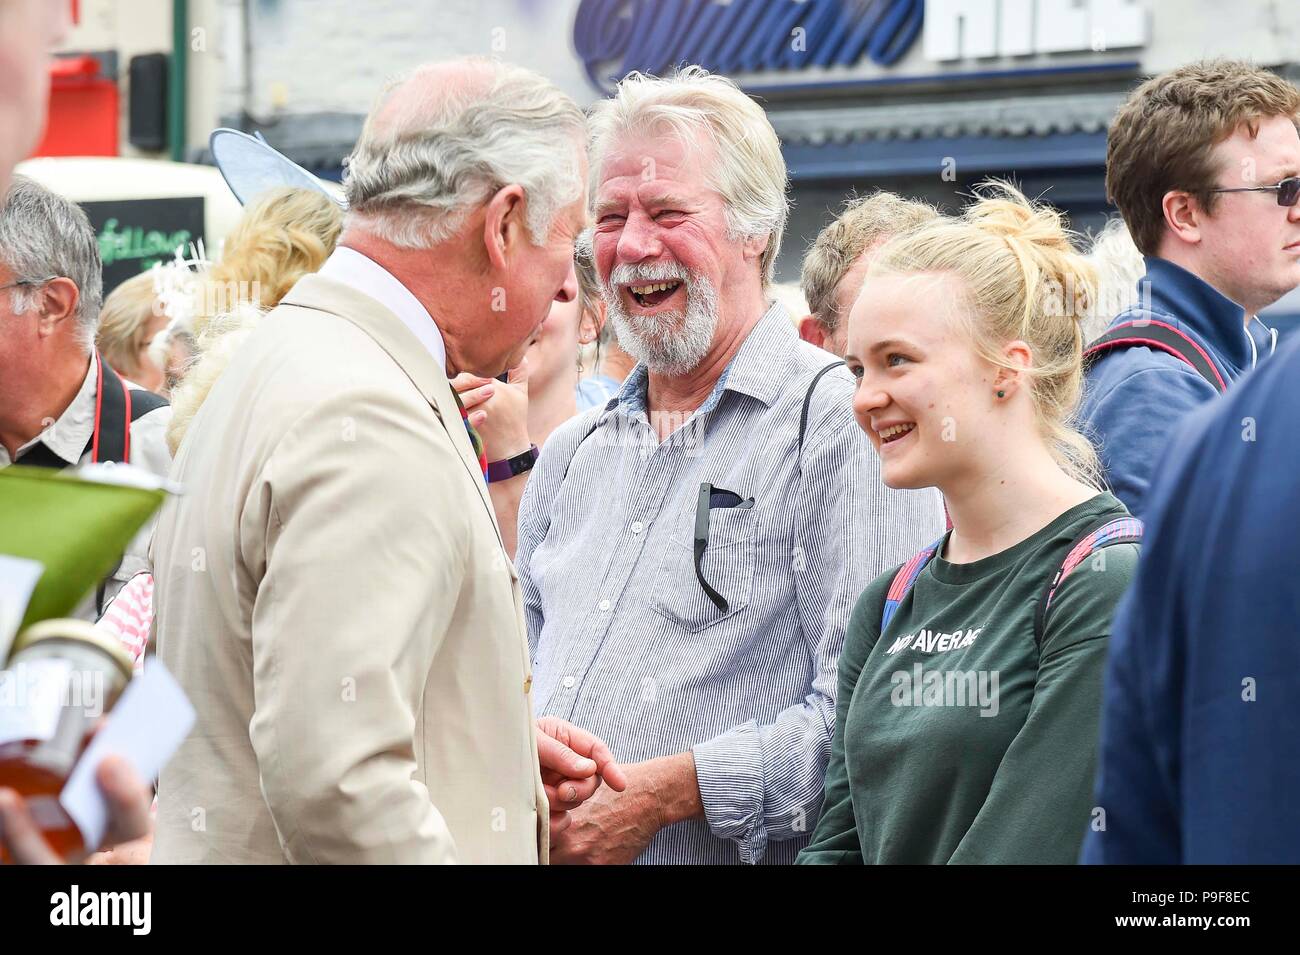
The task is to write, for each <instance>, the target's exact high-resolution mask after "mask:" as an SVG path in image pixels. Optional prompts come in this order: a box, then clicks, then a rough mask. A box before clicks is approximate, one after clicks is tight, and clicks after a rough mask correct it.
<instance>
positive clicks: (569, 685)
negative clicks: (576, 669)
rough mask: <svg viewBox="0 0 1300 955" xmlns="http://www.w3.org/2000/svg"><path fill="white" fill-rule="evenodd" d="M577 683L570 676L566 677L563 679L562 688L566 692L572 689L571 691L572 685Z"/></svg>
mask: <svg viewBox="0 0 1300 955" xmlns="http://www.w3.org/2000/svg"><path fill="white" fill-rule="evenodd" d="M577 682H578V681H577V680H575V679H574V678H573V677H571V676H566V677H565V678H564V688H565V689H566V690H572V689H573V684H575V683H577Z"/></svg>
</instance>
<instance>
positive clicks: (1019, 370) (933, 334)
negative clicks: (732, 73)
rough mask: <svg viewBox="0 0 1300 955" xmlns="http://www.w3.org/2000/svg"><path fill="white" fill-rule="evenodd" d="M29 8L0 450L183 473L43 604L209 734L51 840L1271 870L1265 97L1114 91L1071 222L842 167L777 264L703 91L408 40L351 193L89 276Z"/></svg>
mask: <svg viewBox="0 0 1300 955" xmlns="http://www.w3.org/2000/svg"><path fill="white" fill-rule="evenodd" d="M59 6H62V5H55V4H43V3H39V2H29V0H0V90H3V93H0V148H4V149H5V151H4V153H3V154H2V155H0V196H2V197H3V198H2V199H0V467H2V466H6V465H9V464H17V465H27V466H38V467H46V468H73V467H76V466H77V465H79V464H82V463H85V462H88V461H98V460H100V459H101V450H100V438H101V436H102V435H103V434H106V433H108V432H111V431H112V430H113V429H117V430H118V431H120V432H122V439H123V440H122V443H123V444H125V445H126V447H127V448H129V451H128V452H125V453H124V454H123V456H122V458H121V460H123V461H125V462H126V463H129V464H131V465H134V466H137V467H142V468H144V469H147V470H150V471H153V472H155V473H157V474H160V475H166V476H168V477H169V478H170V479H171V480H173V481H175V482H176V483H177V484H179V485H180V486H182V487H183V488H184V492H185V493H184V494H183V495H178V496H176V497H173V498H170V499H169V500H168V501H167V502H166V503H165V504H164V505H163V508H162V510H161V512H160V514H159V515H158V517H157V519H156V522H154V523H151V524H150V525H149V526H148V527H147V528H146V529H145V530H144V531H143V532H141V534H140V535H139V536H138V537H137V539H136V540H135V541H134V542H133V543H132V545H131V547H130V548H129V549H128V551H127V553H126V554H125V555H124V558H123V560H122V562H121V563H120V565H119V566H118V568H117V570H115V571H114V572H113V574H112V575H111V576H110V578H109V579H107V580H105V581H104V583H103V584H102V585H101V586H100V587H99V588H98V591H97V592H96V593H94V594H92V595H88V597H87V599H86V602H85V605H84V606H83V607H82V608H80V610H79V613H80V614H81V615H82V616H84V618H85V619H87V620H91V621H96V622H97V623H96V626H97V627H98V628H99V629H100V631H101V632H102V633H104V634H106V635H108V636H110V637H111V638H112V639H113V640H115V641H118V642H119V643H120V645H121V646H122V647H124V648H126V649H127V650H128V652H129V653H130V655H131V658H132V660H133V661H134V662H135V665H136V666H137V668H139V667H145V668H147V667H148V666H149V665H150V662H149V660H148V659H146V656H147V654H150V653H152V654H155V655H156V659H157V660H159V661H161V662H162V663H163V664H165V666H166V667H167V669H168V670H169V671H170V672H171V673H172V674H173V675H174V676H175V677H176V679H177V680H178V681H179V683H180V685H181V686H182V688H183V689H184V690H185V692H186V694H187V696H188V697H189V699H190V701H191V703H192V704H193V706H194V708H195V710H196V712H197V722H196V725H195V727H194V729H193V731H192V732H191V733H190V735H189V736H188V737H187V738H186V740H185V741H184V743H182V744H181V746H180V749H179V750H178V751H177V753H176V754H175V755H174V757H173V758H172V759H171V760H170V762H169V763H168V764H167V766H166V767H165V768H164V770H163V772H162V774H161V777H160V778H159V779H158V780H157V781H156V782H155V781H153V780H149V781H146V780H142V779H139V778H138V777H136V775H135V774H134V773H133V772H132V770H131V768H130V767H129V766H126V765H123V764H122V763H121V761H116V762H114V761H108V762H106V764H105V766H104V767H103V771H102V772H101V774H100V780H101V784H102V786H103V788H104V791H105V794H106V798H108V799H109V802H110V805H111V806H112V807H113V811H114V813H115V817H116V819H117V822H118V824H117V825H116V826H115V827H114V829H113V830H112V833H111V839H110V843H109V844H108V845H105V846H103V847H100V849H101V851H100V852H98V853H96V854H95V855H92V856H91V857H90V860H91V861H95V862H119V863H136V862H144V861H152V862H160V863H198V862H220V863H282V862H319V863H324V862H348V863H357V862H453V861H460V862H480V863H537V862H548V861H549V862H551V863H632V862H640V863H737V862H743V863H764V864H781V863H799V864H816V863H835V864H846V863H852V864H862V863H959V862H962V863H1073V862H1076V861H1080V860H1082V861H1085V862H1121V863H1131V862H1141V863H1178V862H1188V863H1204V862H1248V863H1253V862H1283V861H1290V862H1294V861H1297V860H1300V809H1297V808H1296V801H1295V800H1294V799H1293V798H1291V797H1292V794H1293V793H1294V792H1296V791H1297V786H1298V785H1300V764H1297V762H1296V760H1295V759H1294V758H1293V756H1294V752H1293V750H1294V747H1293V744H1292V740H1293V739H1294V738H1295V736H1296V734H1297V732H1300V706H1297V704H1296V703H1295V698H1296V697H1295V693H1294V692H1292V691H1293V690H1294V688H1295V684H1296V677H1295V674H1296V673H1297V672H1300V649H1298V648H1297V645H1296V642H1295V640H1294V630H1293V623H1292V621H1293V619H1294V613H1293V611H1294V610H1295V609H1297V598H1296V596H1295V593H1296V592H1295V591H1294V583H1293V580H1294V577H1295V571H1296V563H1295V561H1294V559H1293V558H1292V554H1293V553H1294V544H1293V541H1292V538H1293V536H1294V531H1293V529H1294V527H1295V526H1296V520H1297V518H1298V517H1300V496H1298V495H1297V489H1296V486H1295V484H1294V482H1293V481H1292V480H1291V477H1290V475H1291V473H1292V470H1291V465H1290V464H1289V463H1288V462H1289V461H1290V460H1291V458H1292V457H1293V456H1294V455H1295V454H1296V451H1295V442H1294V441H1291V440H1289V439H1290V435H1291V432H1292V420H1293V418H1294V415H1295V413H1296V412H1297V411H1300V393H1298V392H1297V388H1300V384H1297V382H1300V377H1297V374H1296V372H1297V371H1298V370H1300V369H1297V368H1296V366H1297V364H1300V355H1297V352H1296V346H1294V345H1293V344H1292V345H1281V346H1280V345H1279V344H1278V341H1277V335H1276V333H1275V332H1274V331H1273V330H1272V329H1270V328H1268V327H1267V326H1266V325H1265V324H1264V323H1263V322H1262V321H1261V320H1260V319H1259V317H1258V315H1259V312H1260V311H1261V310H1262V309H1264V308H1265V307H1267V306H1268V305H1269V304H1271V303H1272V302H1274V301H1276V300H1277V299H1279V298H1280V297H1281V296H1282V295H1284V294H1286V293H1287V292H1288V291H1290V290H1291V289H1293V288H1295V287H1296V286H1297V285H1300V205H1298V200H1300V135H1297V122H1298V116H1300V91H1298V90H1297V89H1296V88H1295V87H1294V86H1293V85H1292V84H1291V83H1290V82H1288V81H1287V80H1285V79H1283V78H1281V77H1279V76H1277V75H1274V74H1273V73H1271V72H1269V71H1268V70H1266V69H1262V68H1260V67H1257V66H1255V65H1253V64H1250V63H1245V62H1237V61H1228V60H1209V61H1202V62H1197V63H1191V64H1187V65H1185V66H1181V67H1179V68H1177V69H1175V70H1172V71H1170V72H1168V73H1166V74H1163V75H1160V76H1156V77H1153V78H1151V79H1149V80H1147V81H1146V82H1144V83H1143V84H1141V85H1140V86H1138V87H1137V88H1136V89H1135V90H1133V91H1132V93H1131V94H1130V96H1129V97H1128V99H1127V101H1126V102H1125V103H1124V105H1123V106H1122V107H1121V108H1120V110H1119V112H1118V113H1117V115H1116V116H1115V117H1114V120H1113V122H1112V125H1111V127H1110V131H1109V141H1108V155H1107V190H1108V194H1109V196H1110V198H1111V200H1112V201H1113V203H1114V204H1115V206H1116V208H1117V209H1118V212H1119V215H1118V216H1116V217H1115V218H1114V219H1113V220H1112V221H1111V222H1110V223H1109V224H1108V225H1107V227H1106V228H1105V229H1104V230H1102V231H1101V232H1100V233H1099V234H1098V235H1097V236H1095V237H1091V238H1088V237H1082V236H1078V235H1076V234H1074V233H1072V232H1071V231H1070V229H1069V227H1068V224H1067V223H1066V221H1065V220H1064V218H1063V217H1062V215H1061V214H1060V213H1059V212H1057V211H1056V210H1054V209H1053V208H1052V207H1051V206H1049V205H1047V204H1046V203H1044V202H1042V201H1039V200H1037V199H1034V198H1031V197H1026V196H1025V195H1023V194H1022V193H1021V192H1020V191H1019V190H1018V189H1017V187H1016V186H1015V185H1014V184H1013V183H1011V182H1003V181H990V182H986V183H983V184H982V185H980V186H979V187H978V188H977V189H976V190H975V192H974V194H973V195H972V196H971V197H970V199H969V202H968V203H967V204H966V205H965V207H964V208H962V209H960V210H955V211H952V212H943V211H940V210H938V209H936V208H933V207H931V206H929V205H927V204H925V203H921V202H917V201H913V200H911V199H908V198H906V197H902V196H898V195H894V194H891V193H889V192H884V191H878V190H875V191H873V190H870V189H868V188H864V190H863V192H862V194H861V195H855V196H852V197H848V198H846V200H845V203H844V205H843V206H842V208H840V209H839V210H837V213H836V215H835V218H834V220H833V221H832V222H831V223H830V224H829V225H827V226H826V228H825V229H824V230H823V231H822V232H821V233H820V234H819V235H818V236H817V237H816V238H815V240H814V241H813V242H812V243H811V245H810V246H809V247H808V249H807V251H806V253H805V256H804V259H803V267H802V276H801V280H800V282H799V284H798V287H793V286H782V285H780V284H778V283H776V282H775V281H774V268H775V260H776V255H777V252H778V250H779V248H780V245H781V242H782V240H783V233H784V229H785V224H786V219H787V213H788V199H787V175H786V168H785V163H784V160H783V158H782V153H781V146H780V142H779V141H778V139H777V136H776V133H775V132H774V130H773V129H772V126H771V124H770V123H769V121H768V119H767V117H766V115H765V114H764V111H763V109H762V107H761V106H760V105H759V104H757V103H756V102H755V101H754V100H752V99H751V98H750V97H748V96H747V95H745V94H744V93H743V92H742V91H741V90H740V89H739V88H738V87H737V86H736V85H735V84H734V83H732V82H731V81H730V80H728V79H726V78H724V77H721V76H717V75H712V74H710V73H708V72H706V71H705V70H703V69H700V68H697V67H684V68H681V69H679V70H677V71H675V72H674V73H673V74H672V75H669V76H665V77H662V78H660V77H652V76H646V75H641V74H636V73H633V74H631V75H629V76H627V77H626V78H625V79H624V80H623V81H622V82H620V83H619V84H618V86H617V88H616V89H615V91H614V92H613V94H612V95H611V96H610V97H609V98H607V99H605V100H602V101H601V102H599V103H597V104H596V105H595V106H594V107H592V108H591V109H590V110H589V111H587V112H586V113H585V114H584V112H583V111H582V110H580V109H579V108H578V106H577V105H576V104H575V103H573V102H572V101H571V100H570V99H569V98H568V97H567V96H566V95H565V94H564V93H562V92H561V91H560V90H559V89H557V88H556V87H555V86H554V85H552V84H551V83H550V82H549V81H547V80H546V79H544V78H543V77H541V76H539V75H536V74H534V73H532V72H530V71H528V70H524V69H522V68H519V67H516V66H512V65H509V64H507V63H502V62H499V61H495V60H485V59H461V60H453V61H447V62H442V63H436V64H429V65H427V66H424V67H421V68H419V69H417V70H415V71H414V72H412V73H411V74H409V75H407V76H405V77H403V78H401V79H399V80H397V81H395V82H393V83H392V84H390V85H389V86H388V87H387V88H386V89H384V90H383V91H382V92H380V95H379V97H378V100H377V103H376V105H375V107H374V109H373V110H372V112H371V113H370V115H369V117H368V118H367V121H366V124H365V127H364V129H363V131H362V133H361V135H360V138H359V140H358V141H357V143H356V146H355V149H354V151H353V153H352V155H351V156H350V157H349V159H348V162H347V166H346V170H347V171H346V175H345V178H344V183H343V192H344V197H345V201H343V202H341V201H340V200H338V199H337V198H335V196H334V195H333V194H332V193H331V192H330V191H329V190H327V189H325V188H321V189H319V190H312V189H309V188H301V189H295V188H279V189H273V190H270V191H268V192H265V193H263V194H262V195H260V196H259V197H258V198H257V199H256V200H254V201H252V202H250V203H249V204H248V205H247V207H246V208H245V210H244V214H243V218H242V220H241V221H240V223H239V225H238V226H237V228H236V229H235V230H234V231H233V232H232V233H231V234H230V235H229V236H228V237H227V238H226V240H225V242H224V243H223V245H222V246H221V248H220V250H219V251H218V252H217V253H216V254H215V256H214V260H213V261H211V262H208V261H200V262H197V263H195V262H191V261H188V260H184V259H183V258H181V257H180V256H178V260H177V261H176V262H174V263H172V264H170V265H168V266H161V267H158V268H155V269H153V270H151V271H149V272H146V273H143V274H141V275H139V276H137V277H136V278H133V279H131V280H129V281H127V282H125V283H124V284H122V285H120V286H118V287H117V288H116V289H114V290H113V291H112V292H111V293H110V294H109V295H107V296H103V295H102V280H101V277H100V261H99V254H98V248H97V243H96V237H95V234H94V232H93V230H92V229H91V227H90V224H89V222H88V220H87V219H86V216H85V214H84V213H83V212H82V211H81V210H80V209H79V208H78V207H77V206H76V205H75V204H73V203H71V202H69V201H68V200H66V199H64V198H62V197H60V196H58V195H56V194H55V193H54V192H52V191H51V190H49V189H47V188H45V187H44V186H42V185H40V184H38V183H37V182H35V181H33V180H31V179H29V178H25V177H23V176H14V175H12V174H11V170H12V166H13V165H14V163H15V162H16V160H17V159H19V158H21V157H22V156H23V155H24V154H25V152H26V151H27V150H28V149H29V148H30V147H31V146H32V145H33V143H34V139H35V136H36V135H37V134H38V133H39V130H40V127H41V117H42V111H43V109H44V107H43V102H44V92H43V87H42V82H43V81H42V80H41V79H40V77H42V76H43V71H44V56H43V55H39V54H40V51H42V50H44V49H48V48H49V46H50V45H51V44H52V41H53V38H54V37H55V36H56V35H57V32H58V30H59V29H60V25H59V23H58V22H57V18H58V16H60V15H61V14H59V13H57V12H56V11H55V10H54V8H55V7H59ZM377 92H378V91H377ZM1275 353H1276V354H1275ZM114 389H117V391H120V392H122V393H123V394H125V395H126V401H125V408H126V410H125V411H124V412H123V413H122V414H123V416H122V417H121V419H120V420H113V419H111V418H109V417H107V416H106V414H105V412H104V411H103V407H102V406H103V405H104V401H103V397H104V396H105V395H106V394H110V393H112V394H116V393H117V392H115V391H114ZM196 555H197V556H196ZM150 659H152V658H150ZM196 813H200V814H201V816H202V818H203V824H202V825H198V824H196V823H195V819H196ZM0 844H3V846H4V847H5V850H6V851H7V853H8V854H9V855H10V856H11V857H12V858H15V859H17V860H18V861H33V862H35V861H56V860H57V857H56V856H55V854H54V853H53V852H52V851H51V850H50V848H49V847H48V846H46V845H45V844H44V843H43V842H42V840H41V838H40V824H39V822H38V820H37V819H35V818H34V816H33V814H32V813H31V812H30V811H29V808H28V807H27V806H26V804H25V801H24V800H23V799H22V798H21V797H20V796H19V795H18V794H16V793H13V792H10V791H6V790H0ZM88 848H94V847H88Z"/></svg>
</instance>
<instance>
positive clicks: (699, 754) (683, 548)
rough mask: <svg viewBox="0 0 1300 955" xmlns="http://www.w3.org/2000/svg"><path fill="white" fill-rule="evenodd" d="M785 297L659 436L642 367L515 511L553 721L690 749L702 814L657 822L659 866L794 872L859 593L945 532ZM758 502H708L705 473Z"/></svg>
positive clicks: (572, 429)
mask: <svg viewBox="0 0 1300 955" xmlns="http://www.w3.org/2000/svg"><path fill="white" fill-rule="evenodd" d="M833 360H834V356H832V355H830V354H828V353H826V352H823V351H822V350H820V349H818V348H814V347H813V346H812V345H809V344H806V343H804V342H802V341H800V340H799V339H798V338H797V336H796V335H795V332H794V329H793V327H792V324H791V322H790V319H789V317H788V316H787V315H786V314H785V311H784V309H783V308H782V307H781V306H780V305H773V306H772V308H771V309H769V311H768V312H767V313H766V314H765V315H764V316H763V317H762V319H761V320H760V321H759V322H758V324H757V325H756V326H755V327H754V329H753V331H751V332H750V334H749V337H748V338H747V339H746V341H745V343H744V344H743V345H742V346H741V348H740V350H739V351H738V352H737V354H736V356H735V357H734V358H733V359H732V361H731V363H730V364H729V365H728V366H727V368H726V370H725V371H724V372H723V374H722V376H721V377H720V378H719V380H718V382H717V385H716V386H715V387H714V389H713V392H712V394H710V396H709V397H708V399H707V400H706V401H705V402H704V404H703V405H701V407H700V408H699V409H698V410H697V411H696V412H695V413H694V414H693V415H691V416H689V418H688V419H687V420H685V421H684V422H682V423H681V425H680V426H679V427H678V428H677V429H676V431H674V432H673V434H671V435H670V436H669V437H668V438H667V439H665V440H664V441H663V442H662V443H661V442H660V441H659V439H658V436H657V433H656V431H655V429H654V428H653V427H652V425H651V423H650V420H649V418H648V417H647V413H646V384H647V374H646V370H645V368H644V367H643V366H638V367H637V368H636V369H634V370H633V372H632V374H631V375H629V376H628V379H627V381H626V382H625V383H624V385H623V387H622V388H621V389H620V391H619V393H618V394H617V395H616V396H615V397H614V398H613V399H611V400H610V401H609V402H608V403H607V404H605V405H603V406H601V407H599V408H595V409H592V410H591V411H588V412H585V413H583V414H580V415H578V416H577V417H576V418H573V419H571V420H570V421H568V422H566V423H565V424H564V425H563V426H561V427H560V428H559V429H557V430H556V431H555V432H554V433H553V434H552V435H551V437H550V438H549V439H548V440H547V442H546V449H545V451H544V452H543V453H542V456H541V459H540V460H539V461H538V463H537V466H536V468H535V469H534V473H533V476H532V477H531V478H530V479H529V481H528V487H527V490H526V491H525V493H524V499H523V501H522V502H521V504H520V510H519V549H518V560H517V562H518V566H519V574H520V580H521V582H522V584H523V591H524V606H525V613H526V616H527V620H528V639H529V644H530V646H531V648H532V652H533V657H534V661H533V665H534V670H533V677H534V683H533V699H534V705H535V707H536V708H537V712H538V715H539V716H543V715H554V716H559V717H563V718H564V719H568V720H571V721H572V722H573V723H575V724H577V725H578V726H581V727H584V728H585V729H588V730H590V731H591V732H593V733H596V734H597V735H598V736H600V737H601V738H602V739H604V741H605V742H606V743H608V744H609V746H610V748H611V749H612V750H613V752H614V755H615V756H616V757H617V758H618V759H619V760H621V761H623V762H639V761H641V760H646V759H651V758H653V757H657V756H666V755H671V754H674V753H681V752H685V751H687V750H692V751H693V754H694V758H695V766H696V775H697V778H698V782H699V787H700V794H701V797H702V801H703V804H704V811H705V818H704V819H699V820H689V821H687V822H683V823H678V824H676V825H673V826H669V827H667V828H666V829H664V830H662V831H661V832H659V834H658V835H657V836H655V838H654V839H653V840H652V841H651V843H650V845H649V847H648V848H647V850H646V851H645V852H644V853H643V854H642V855H641V857H640V858H639V859H638V860H637V861H638V862H648V863H673V862H697V863H735V862H759V861H762V862H766V863H786V862H793V861H794V857H795V855H797V854H798V851H799V849H800V848H801V847H802V846H803V845H804V844H805V843H806V842H807V841H808V837H809V835H810V834H811V832H812V829H813V826H814V824H815V823H816V821H817V815H818V812H819V811H820V808H821V795H822V777H823V776H824V774H825V771H826V762H827V759H828V757H829V753H830V745H831V736H832V731H833V728H834V720H835V699H834V696H835V688H836V664H837V661H838V659H839V655H840V649H841V647H842V646H843V643H844V633H845V628H846V627H847V625H848V618H849V614H850V612H851V610H852V608H853V604H854V601H855V600H856V598H857V596H858V594H859V593H861V592H862V590H863V589H864V588H865V587H866V585H867V584H868V583H869V582H871V581H872V580H873V579H875V578H876V577H878V576H879V575H880V574H882V573H884V572H885V570H887V569H888V568H889V567H892V566H896V565H897V564H899V563H900V562H902V561H904V560H906V559H907V558H908V557H910V556H911V555H912V554H913V553H915V552H916V551H917V550H919V549H920V548H921V547H923V546H924V545H926V544H928V543H930V542H932V541H933V540H935V538H937V537H938V536H939V535H940V534H941V533H942V532H943V527H944V520H943V509H942V505H941V503H940V499H939V495H938V493H937V492H935V491H932V490H927V491H892V490H889V489H887V488H885V487H884V485H883V484H881V481H880V466H879V460H878V458H877V456H876V454H875V451H874V450H873V449H872V447H871V444H870V442H869V441H868V439H867V437H866V436H865V435H864V434H863V433H862V432H861V430H859V428H858V426H857V423H856V422H855V421H854V418H853V412H852V407H851V399H852V393H853V379H852V376H850V375H849V373H848V372H847V371H846V370H845V369H844V368H842V367H840V368H836V369H834V370H832V371H830V372H828V373H827V374H826V375H825V376H824V377H822V379H821V380H820V382H819V383H818V384H817V386H816V388H815V390H814V391H813V397H812V401H811V404H810V407H809V413H808V417H807V427H806V431H805V438H804V442H803V447H802V451H800V450H799V427H800V418H801V411H802V409H803V404H804V397H805V395H806V394H807V392H808V388H809V385H810V384H811V383H812V380H813V377H814V376H815V375H816V374H817V373H818V372H819V371H820V370H821V369H823V368H824V367H826V365H827V364H829V363H830V362H832V361H833ZM705 481H707V482H709V483H711V484H713V485H714V486H715V487H719V488H725V489H727V490H730V491H733V492H735V494H736V495H738V496H739V498H740V499H741V500H745V499H748V498H751V497H752V498H753V505H752V506H750V507H732V508H715V509H713V510H712V511H711V512H710V521H709V536H708V547H707V549H706V550H705V552H704V556H703V559H702V561H701V565H700V568H701V572H702V574H703V576H704V579H705V580H706V581H707V582H708V583H709V585H710V586H711V587H713V588H714V589H715V590H716V591H717V592H718V593H719V594H721V596H722V597H723V598H724V599H725V600H726V610H721V609H719V608H718V607H717V606H716V605H715V604H714V603H713V602H712V601H711V600H710V599H709V597H708V596H707V594H706V593H705V591H704V589H703V588H702V586H701V584H700V582H699V580H698V579H697V577H696V573H695V565H694V559H693V557H694V555H693V549H692V541H693V537H694V525H695V511H696V504H697V501H698V499H699V491H700V484H701V482H705Z"/></svg>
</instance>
